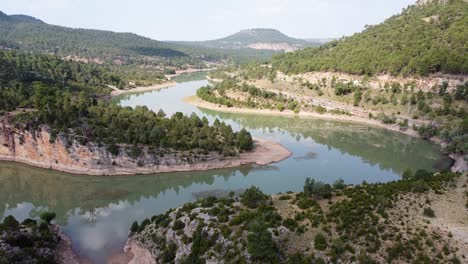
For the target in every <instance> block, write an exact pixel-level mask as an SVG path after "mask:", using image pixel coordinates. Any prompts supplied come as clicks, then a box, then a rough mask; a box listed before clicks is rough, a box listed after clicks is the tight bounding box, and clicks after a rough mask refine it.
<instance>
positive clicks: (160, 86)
mask: <svg viewBox="0 0 468 264" xmlns="http://www.w3.org/2000/svg"><path fill="white" fill-rule="evenodd" d="M176 84H177V83H176V82H173V81H169V82H165V83H161V84H155V85H151V86H140V87H135V88H131V89H118V88H116V87H113V86H109V87H111V88H112V90H113V91H112V92H111V96H117V95H121V94H125V93H138V92H147V91H153V90H159V89H164V88H167V87H171V86H175V85H176Z"/></svg>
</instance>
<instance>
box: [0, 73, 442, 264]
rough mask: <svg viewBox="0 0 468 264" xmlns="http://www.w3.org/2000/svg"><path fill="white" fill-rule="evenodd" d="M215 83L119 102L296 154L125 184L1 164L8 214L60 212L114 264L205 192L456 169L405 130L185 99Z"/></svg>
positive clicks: (80, 243) (79, 237) (79, 238)
mask: <svg viewBox="0 0 468 264" xmlns="http://www.w3.org/2000/svg"><path fill="white" fill-rule="evenodd" d="M199 76H200V75H199ZM199 76H197V77H199ZM185 78H186V77H185ZM186 80H187V79H186ZM206 84H207V82H206V81H205V80H198V81H188V82H184V83H179V84H178V85H177V86H175V87H171V88H168V89H163V90H159V91H151V92H146V93H140V94H127V95H122V96H121V97H119V98H116V100H117V101H119V102H120V104H122V105H124V106H132V107H134V106H136V105H146V106H148V107H149V108H150V109H152V110H155V111H159V109H163V110H164V111H165V112H166V113H167V114H168V115H171V114H173V113H175V112H183V113H186V114H190V113H192V112H194V113H196V114H198V115H203V116H206V117H207V118H208V119H209V120H210V121H211V122H212V121H213V120H214V119H215V118H218V119H220V120H222V121H224V122H226V123H228V124H230V125H232V127H233V128H234V129H236V130H237V129H240V128H241V127H245V128H246V129H248V130H249V131H251V132H252V134H253V135H254V136H257V137H261V138H265V139H269V140H273V141H276V142H279V143H281V144H282V145H284V146H285V147H287V148H288V149H290V150H291V151H292V152H293V155H292V156H291V157H290V158H289V159H286V160H284V161H282V162H279V163H276V164H271V165H268V166H255V165H249V166H242V167H239V168H234V169H222V170H214V171H205V172H184V173H166V174H158V175H145V176H117V177H93V176H79V175H70V174H66V173H61V172H55V171H50V170H44V169H38V168H32V167H29V166H26V165H21V164H17V163H10V162H0V216H7V215H10V214H11V215H14V216H15V217H17V218H18V219H20V220H22V219H25V218H27V217H37V216H38V215H39V213H40V212H41V211H42V210H46V209H47V210H51V211H55V212H56V213H57V216H58V217H57V223H58V224H60V225H61V226H62V227H63V229H64V231H65V233H66V234H67V235H68V236H69V237H71V239H72V241H73V247H74V249H75V250H76V251H77V252H78V253H79V254H80V255H81V256H83V257H85V258H87V259H89V260H90V261H93V262H95V263H105V262H106V260H107V258H108V256H109V255H112V254H113V253H117V252H120V251H121V250H122V248H123V246H124V244H125V242H126V239H127V232H128V229H129V226H130V225H131V223H132V222H133V221H134V220H138V221H141V220H143V219H145V218H147V217H150V216H152V215H154V214H157V213H162V212H164V211H166V210H168V209H169V208H173V207H176V206H179V205H181V204H183V203H185V202H188V201H192V200H194V199H195V196H196V195H198V194H200V193H201V192H207V191H218V190H239V189H243V188H247V187H249V186H251V185H256V186H259V187H260V188H261V189H262V190H263V191H265V192H267V193H277V192H285V191H289V190H291V191H300V190H301V189H302V185H303V183H304V181H305V178H306V177H313V178H315V179H318V180H321V181H324V182H333V181H335V180H337V179H339V178H342V179H344V180H345V182H347V183H353V184H357V183H361V182H362V181H367V182H385V181H392V180H396V179H399V177H400V175H401V173H402V172H403V171H404V170H405V169H406V168H412V169H418V168H424V169H431V170H436V169H445V168H448V167H449V166H450V161H449V160H448V159H447V158H446V157H445V156H444V155H443V154H442V153H441V152H440V150H439V147H438V146H436V145H433V144H431V143H429V142H427V141H423V140H420V139H414V138H411V137H408V136H404V135H402V134H399V133H396V132H391V131H386V130H383V129H379V128H373V127H369V126H366V125H361V124H353V123H346V122H335V121H327V120H319V119H299V118H288V117H273V116H256V115H243V114H226V113H220V112H216V111H211V110H203V109H199V108H197V107H193V106H191V105H188V104H186V103H184V102H183V98H184V97H186V96H190V95H193V94H195V91H196V89H198V88H199V87H200V86H203V85H206Z"/></svg>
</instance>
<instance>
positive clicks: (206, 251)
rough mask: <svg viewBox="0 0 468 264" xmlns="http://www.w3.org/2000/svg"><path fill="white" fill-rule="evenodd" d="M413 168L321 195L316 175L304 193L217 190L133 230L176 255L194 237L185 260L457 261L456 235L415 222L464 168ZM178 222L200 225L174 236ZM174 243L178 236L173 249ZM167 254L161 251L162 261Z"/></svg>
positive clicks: (431, 214) (138, 237)
mask: <svg viewBox="0 0 468 264" xmlns="http://www.w3.org/2000/svg"><path fill="white" fill-rule="evenodd" d="M405 174H406V177H405V178H404V179H403V180H399V181H394V182H388V183H377V184H367V183H365V182H364V183H362V184H361V185H357V186H353V187H347V186H346V185H345V184H344V182H343V181H341V180H338V181H336V182H335V183H334V184H333V187H331V186H330V185H328V187H327V188H326V189H327V194H329V195H327V198H323V197H319V196H317V195H315V194H316V193H319V192H320V190H321V189H323V188H324V187H323V186H326V185H327V184H325V183H321V182H319V181H315V180H311V179H307V180H306V182H305V185H304V192H302V193H297V194H294V193H288V194H287V195H285V194H280V195H278V196H267V195H265V194H264V193H262V192H261V190H260V189H258V188H257V187H250V188H249V189H247V190H245V191H244V193H243V194H242V195H240V196H239V197H235V198H232V197H230V198H215V197H209V198H206V199H204V200H199V201H197V202H193V203H188V204H185V205H184V206H182V207H180V208H176V209H173V210H170V211H168V212H166V213H165V214H161V215H157V216H153V217H152V218H151V221H150V220H145V221H143V223H142V224H141V226H140V227H138V228H135V227H133V226H132V230H136V229H138V230H139V231H138V233H137V234H132V235H131V237H132V239H136V240H137V241H140V242H141V243H143V244H144V245H146V246H149V247H150V249H153V248H152V247H157V249H158V250H155V251H153V252H160V251H159V249H164V250H162V251H163V252H166V251H169V252H172V253H171V254H172V255H174V254H176V253H174V251H173V250H177V249H178V248H180V247H182V246H184V247H186V246H187V245H189V243H190V242H191V241H193V242H194V243H193V245H192V251H190V252H189V253H188V255H185V256H183V258H182V259H183V263H195V261H201V262H203V260H207V259H211V260H215V261H221V260H223V261H225V262H226V263H238V262H239V261H244V262H245V263H340V262H356V263H380V262H385V263H400V262H404V263H406V262H411V263H412V262H416V263H420V262H419V261H422V260H424V261H423V262H422V263H434V262H449V261H452V260H455V261H457V260H458V257H459V255H458V252H460V251H458V249H457V248H456V246H452V245H451V242H450V241H451V239H452V236H451V235H447V234H446V233H444V232H438V231H436V230H433V229H431V228H428V226H427V225H422V226H416V227H414V225H413V224H411V221H419V220H415V219H414V215H413V214H414V213H415V214H416V215H419V214H421V205H422V204H427V203H430V201H429V197H431V198H430V199H431V200H432V199H438V198H437V197H438V196H436V197H434V196H433V195H439V196H443V195H445V193H446V192H451V190H453V188H458V186H459V185H458V184H460V183H459V179H460V178H459V177H460V174H456V173H451V172H439V173H435V174H434V173H431V172H427V171H424V170H418V171H416V172H414V173H413V172H410V171H408V172H406V173H405ZM463 183H464V182H463ZM420 186H424V189H420ZM465 187H466V185H465ZM328 190H330V192H328ZM239 202H240V203H239ZM424 208H425V209H424V212H423V213H422V214H421V215H420V216H421V218H420V219H421V220H423V221H426V220H427V219H428V218H426V217H424V216H427V217H434V211H433V209H432V208H431V207H429V206H427V205H425V206H424ZM411 219H412V220H411ZM171 223H172V228H171ZM417 223H419V222H417ZM427 223H429V222H427ZM176 225H177V226H186V227H191V228H195V226H196V229H195V232H194V233H193V235H190V234H191V233H190V231H189V233H184V232H180V231H178V232H176V235H175V236H177V237H175V238H173V235H172V233H167V232H172V231H169V230H170V229H172V230H176V229H175V228H174V226H176ZM137 226H138V225H137ZM154 230H156V232H154ZM167 234H171V235H169V236H167ZM171 243H178V244H177V245H175V246H171V250H169V249H168V246H167V245H170V244H171ZM181 252H182V251H178V253H179V254H186V253H181ZM184 252H185V251H184ZM171 254H169V255H171ZM162 256H165V254H161V255H157V256H156V258H157V259H158V261H159V260H161V259H164V258H162ZM316 256H320V257H316ZM421 256H424V258H421ZM162 263H167V262H165V261H162ZM196 263H198V262H196Z"/></svg>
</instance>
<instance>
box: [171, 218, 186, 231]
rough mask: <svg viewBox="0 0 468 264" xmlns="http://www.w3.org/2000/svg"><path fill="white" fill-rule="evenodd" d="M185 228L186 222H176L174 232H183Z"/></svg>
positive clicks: (173, 227)
mask: <svg viewBox="0 0 468 264" xmlns="http://www.w3.org/2000/svg"><path fill="white" fill-rule="evenodd" d="M184 227H185V224H184V222H182V221H180V220H176V221H175V222H174V225H173V226H172V230H174V231H176V230H181V229H183V228H184Z"/></svg>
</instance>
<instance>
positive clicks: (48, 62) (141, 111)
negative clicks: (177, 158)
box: [0, 51, 252, 156]
mask: <svg viewBox="0 0 468 264" xmlns="http://www.w3.org/2000/svg"><path fill="white" fill-rule="evenodd" d="M0 81H1V83H0V88H1V89H0V97H1V98H0V110H2V114H5V112H6V111H8V112H9V111H12V110H15V109H17V108H18V107H21V108H23V109H24V110H22V111H19V112H20V113H17V114H16V115H14V116H13V119H14V122H15V123H16V126H17V127H19V128H21V129H25V130H29V131H31V130H37V129H38V128H39V127H40V126H42V125H44V124H46V125H48V126H49V127H50V132H51V134H52V138H54V137H55V136H56V135H57V134H59V133H62V134H63V135H67V136H69V137H70V138H73V139H76V140H78V141H79V142H81V143H82V144H85V143H86V142H89V141H92V142H97V143H102V144H106V145H107V146H108V148H109V151H111V152H113V153H115V152H116V148H117V147H116V144H119V143H120V144H133V146H134V148H133V151H134V154H135V155H136V156H137V154H138V153H139V152H138V149H139V147H138V146H139V145H141V144H143V145H149V146H153V147H167V148H173V149H177V150H189V149H202V150H205V151H214V150H216V151H220V152H221V151H223V152H225V153H228V154H230V153H236V152H237V151H238V150H249V149H251V148H252V138H251V136H250V134H249V133H248V132H247V131H245V130H242V131H241V132H239V133H235V132H233V131H232V129H231V127H230V126H228V125H226V124H224V123H220V122H215V125H214V126H210V125H209V124H208V121H207V120H206V119H203V120H201V119H200V118H199V117H197V116H196V115H192V116H190V117H187V116H184V115H182V114H181V113H177V114H175V115H174V116H172V117H171V118H166V117H165V114H164V113H163V112H160V113H157V114H156V113H154V112H152V111H150V110H148V109H147V108H146V107H138V108H136V109H132V108H130V107H126V108H125V107H120V106H117V105H114V104H111V103H108V102H106V101H104V100H102V99H101V98H102V95H105V94H107V93H108V92H109V88H107V84H114V85H119V84H120V83H121V79H120V78H119V77H118V76H116V75H113V74H111V73H109V72H107V71H106V70H105V69H103V68H101V67H100V66H98V65H92V64H83V63H77V62H67V61H63V60H61V59H59V58H57V57H55V56H47V55H26V54H21V53H17V52H14V51H0ZM17 112H18V111H17ZM117 150H118V148H117Z"/></svg>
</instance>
